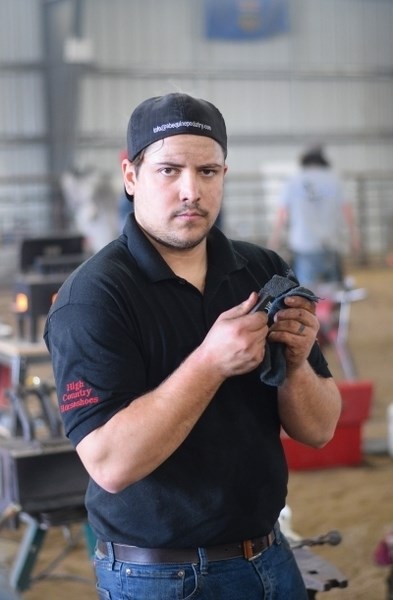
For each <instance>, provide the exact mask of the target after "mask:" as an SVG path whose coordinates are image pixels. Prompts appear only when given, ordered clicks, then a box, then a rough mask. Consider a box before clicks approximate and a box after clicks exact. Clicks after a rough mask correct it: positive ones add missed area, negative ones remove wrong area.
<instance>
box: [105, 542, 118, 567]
mask: <svg viewBox="0 0 393 600" xmlns="http://www.w3.org/2000/svg"><path fill="white" fill-rule="evenodd" d="M104 544H105V546H106V547H107V550H108V558H109V560H110V561H111V567H112V569H113V566H114V564H115V562H116V558H115V552H114V550H113V544H112V542H104Z"/></svg>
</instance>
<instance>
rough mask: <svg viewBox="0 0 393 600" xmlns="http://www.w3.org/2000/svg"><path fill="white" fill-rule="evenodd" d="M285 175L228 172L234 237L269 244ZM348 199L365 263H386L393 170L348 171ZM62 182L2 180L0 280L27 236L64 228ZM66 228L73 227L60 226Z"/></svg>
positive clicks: (227, 224) (227, 226)
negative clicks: (359, 236)
mask: <svg viewBox="0 0 393 600" xmlns="http://www.w3.org/2000/svg"><path fill="white" fill-rule="evenodd" d="M284 178H285V176H284V175H280V174H274V175H271V176H262V175H261V174H260V173H248V174H233V173H231V174H230V175H229V176H228V179H227V182H226V187H225V200H224V209H223V223H224V225H223V228H224V230H225V232H226V233H227V234H228V235H229V236H230V237H233V238H237V239H244V240H248V241H253V242H257V243H261V244H265V243H266V241H267V239H268V237H269V233H270V231H271V227H272V224H273V221H274V215H275V210H276V204H277V195H278V191H279V188H280V186H281V185H282V184H283V181H284ZM343 181H344V186H345V192H346V195H347V198H348V199H349V200H350V202H351V203H352V204H353V207H354V212H355V216H356V219H357V222H358V226H359V230H360V233H361V237H362V244H363V255H362V260H363V262H365V263H367V262H373V263H375V262H378V261H380V262H382V261H383V260H384V256H385V255H386V253H387V252H388V251H389V250H391V249H392V247H393V173H392V174H383V173H360V174H359V173H346V174H344V175H343ZM58 194H59V192H58V185H57V183H56V182H53V180H50V179H49V178H45V177H41V178H38V179H36V180H35V181H34V180H33V181H32V179H31V178H20V179H18V178H17V177H13V178H12V181H10V180H9V179H8V178H0V255H1V260H0V284H1V283H6V282H7V280H9V279H10V277H12V276H13V275H14V273H15V270H16V269H17V263H18V249H19V245H20V242H21V240H22V239H24V238H25V237H31V236H39V235H47V234H48V232H51V231H53V229H56V230H58V229H59V214H61V213H63V214H65V211H64V210H63V211H62V210H61V206H60V207H59V204H61V200H60V203H59V195H58ZM60 225H61V228H62V229H63V230H64V231H68V230H69V228H70V225H69V224H68V222H67V220H66V219H63V222H62V223H61V224H60Z"/></svg>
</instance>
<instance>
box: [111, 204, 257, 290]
mask: <svg viewBox="0 0 393 600" xmlns="http://www.w3.org/2000/svg"><path fill="white" fill-rule="evenodd" d="M122 239H123V241H124V242H125V243H126V244H127V247H128V250H129V251H130V253H131V255H132V256H133V257H134V259H135V261H136V262H137V264H138V267H139V268H140V269H141V270H142V271H143V272H144V273H145V275H146V277H148V278H149V280H150V281H154V282H158V281H162V280H166V279H178V277H177V275H176V274H175V273H174V272H173V271H172V269H171V268H170V267H169V266H168V264H167V263H166V262H165V260H164V259H163V258H162V256H161V255H160V253H159V252H158V251H157V250H156V249H155V248H154V246H153V245H152V244H151V242H150V241H149V239H148V238H147V237H146V235H145V234H144V233H143V231H142V229H141V228H140V227H139V225H138V223H137V222H136V219H135V215H134V214H133V213H131V214H130V215H129V217H128V219H127V221H126V223H125V226H124V229H123V234H122ZM207 253H208V270H210V269H211V268H213V269H214V271H215V272H216V274H218V273H220V274H221V276H227V275H229V274H230V273H232V272H234V271H238V270H239V269H242V268H244V267H245V266H246V264H247V260H246V259H245V258H244V257H243V256H241V255H240V254H238V253H237V252H236V251H235V249H234V248H233V246H232V243H231V241H230V240H228V238H227V237H226V236H225V235H224V234H223V233H222V231H221V230H220V229H218V228H217V227H213V228H212V229H211V231H210V232H209V234H208V238H207Z"/></svg>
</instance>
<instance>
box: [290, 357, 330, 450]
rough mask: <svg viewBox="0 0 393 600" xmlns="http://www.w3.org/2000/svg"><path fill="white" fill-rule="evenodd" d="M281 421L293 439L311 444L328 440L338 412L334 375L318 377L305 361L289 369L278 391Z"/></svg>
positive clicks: (319, 445)
mask: <svg viewBox="0 0 393 600" xmlns="http://www.w3.org/2000/svg"><path fill="white" fill-rule="evenodd" d="M278 403H279V413H280V418H281V423H282V426H283V428H284V429H285V431H286V433H287V434H288V435H289V436H290V437H292V438H294V439H295V440H297V441H299V442H302V443H304V444H308V445H310V446H314V447H321V446H324V445H325V444H326V443H327V442H329V441H330V440H331V438H332V437H333V435H334V431H335V428H336V425H337V421H338V419H339V416H340V413H341V396H340V392H339V390H338V388H337V385H336V383H335V382H334V380H333V378H331V377H330V378H324V377H320V376H318V375H317V374H316V373H315V372H314V370H313V369H312V367H311V366H310V365H309V363H308V362H306V363H304V365H302V367H300V368H299V369H297V370H296V371H294V372H292V373H291V374H290V375H289V377H287V379H286V380H285V382H284V384H283V385H282V386H281V387H280V388H279V390H278Z"/></svg>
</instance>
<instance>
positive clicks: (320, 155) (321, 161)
mask: <svg viewBox="0 0 393 600" xmlns="http://www.w3.org/2000/svg"><path fill="white" fill-rule="evenodd" d="M300 164H301V165H302V166H303V167H307V166H313V165H315V166H318V167H330V163H329V161H328V159H327V158H326V156H325V151H324V148H323V146H321V145H313V146H310V147H309V148H307V149H306V150H305V151H304V152H303V154H302V155H301V156H300Z"/></svg>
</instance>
